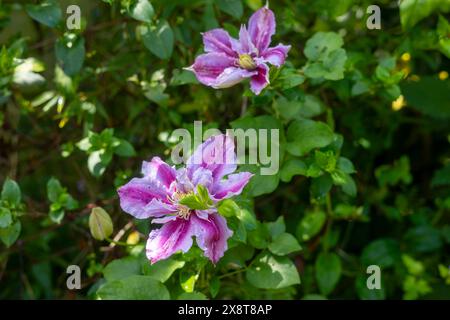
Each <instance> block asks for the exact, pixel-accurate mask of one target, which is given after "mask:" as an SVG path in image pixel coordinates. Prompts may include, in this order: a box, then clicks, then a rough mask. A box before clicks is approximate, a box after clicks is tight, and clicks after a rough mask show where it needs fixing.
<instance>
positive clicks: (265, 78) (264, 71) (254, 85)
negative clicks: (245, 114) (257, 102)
mask: <svg viewBox="0 0 450 320" xmlns="http://www.w3.org/2000/svg"><path fill="white" fill-rule="evenodd" d="M257 70H258V74H257V75H255V76H253V77H252V79H251V80H250V90H252V91H253V93H254V94H256V95H258V94H260V93H261V91H262V90H263V89H264V88H265V87H266V86H267V85H268V84H269V67H268V66H267V65H266V64H264V63H262V64H260V65H259V66H258V68H257Z"/></svg>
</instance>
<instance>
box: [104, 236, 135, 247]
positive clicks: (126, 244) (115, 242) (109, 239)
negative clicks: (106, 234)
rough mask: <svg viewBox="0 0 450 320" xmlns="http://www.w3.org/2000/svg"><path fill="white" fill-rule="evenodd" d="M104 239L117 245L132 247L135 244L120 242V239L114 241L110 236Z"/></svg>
mask: <svg viewBox="0 0 450 320" xmlns="http://www.w3.org/2000/svg"><path fill="white" fill-rule="evenodd" d="M105 240H106V241H108V242H109V243H114V244H115V245H118V246H124V247H134V246H136V245H135V244H128V243H126V242H122V241H114V240H113V239H111V238H105Z"/></svg>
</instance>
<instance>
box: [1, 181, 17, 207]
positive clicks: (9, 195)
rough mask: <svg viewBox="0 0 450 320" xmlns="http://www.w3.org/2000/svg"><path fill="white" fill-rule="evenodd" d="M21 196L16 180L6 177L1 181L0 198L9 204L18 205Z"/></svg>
mask: <svg viewBox="0 0 450 320" xmlns="http://www.w3.org/2000/svg"><path fill="white" fill-rule="evenodd" d="M21 198H22V193H21V192H20V187H19V185H18V184H17V182H15V181H14V180H11V179H9V178H7V179H6V180H5V182H4V183H3V188H2V195H1V199H2V200H3V201H5V202H7V203H9V204H11V205H18V204H19V203H20V201H21Z"/></svg>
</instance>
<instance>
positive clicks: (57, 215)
mask: <svg viewBox="0 0 450 320" xmlns="http://www.w3.org/2000/svg"><path fill="white" fill-rule="evenodd" d="M65 214H66V213H65V211H64V210H62V209H59V210H51V211H50V212H49V214H48V216H49V217H50V220H52V221H53V222H54V223H57V224H60V223H61V221H62V220H63V219H64V215H65Z"/></svg>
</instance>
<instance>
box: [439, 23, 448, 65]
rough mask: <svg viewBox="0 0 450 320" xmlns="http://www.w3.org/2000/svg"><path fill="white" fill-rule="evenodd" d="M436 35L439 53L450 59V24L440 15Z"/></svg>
mask: <svg viewBox="0 0 450 320" xmlns="http://www.w3.org/2000/svg"><path fill="white" fill-rule="evenodd" d="M437 34H438V36H439V48H440V50H441V52H442V53H443V54H445V55H446V56H447V58H450V23H449V22H448V21H447V19H445V18H444V17H443V16H441V15H439V20H438V25H437Z"/></svg>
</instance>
